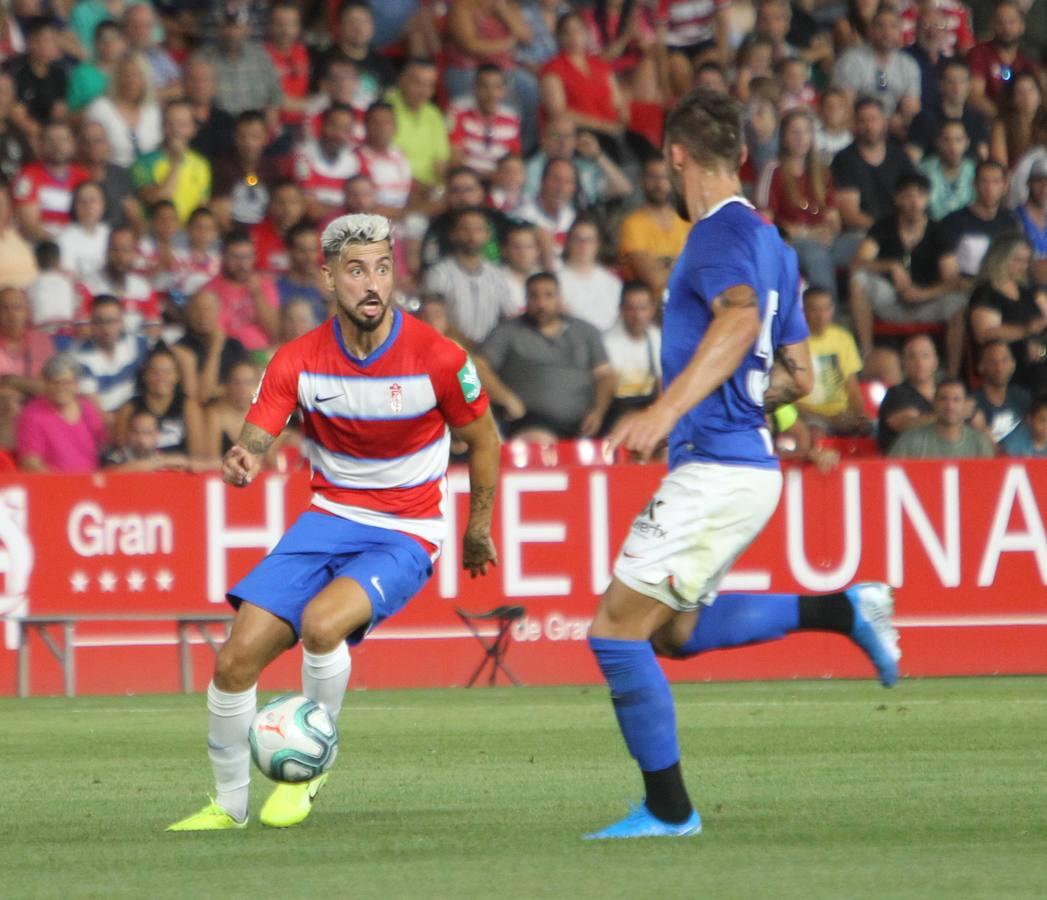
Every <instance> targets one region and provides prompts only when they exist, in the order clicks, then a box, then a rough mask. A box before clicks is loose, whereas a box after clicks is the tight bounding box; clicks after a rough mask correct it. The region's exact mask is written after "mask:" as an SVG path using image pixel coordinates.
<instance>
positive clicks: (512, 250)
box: [445, 224, 541, 315]
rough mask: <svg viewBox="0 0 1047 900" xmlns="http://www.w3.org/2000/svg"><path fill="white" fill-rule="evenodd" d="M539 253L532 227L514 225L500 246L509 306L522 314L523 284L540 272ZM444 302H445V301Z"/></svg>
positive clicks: (523, 301) (536, 237)
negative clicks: (506, 281)
mask: <svg viewBox="0 0 1047 900" xmlns="http://www.w3.org/2000/svg"><path fill="white" fill-rule="evenodd" d="M540 263H541V252H540V250H539V247H538V236H537V234H536V233H535V230H534V226H533V225H527V224H520V225H514V226H513V227H512V228H510V229H509V232H508V233H507V234H506V236H505V242H504V243H503V244H502V271H503V272H505V274H506V278H507V280H508V282H509V299H510V305H511V306H512V307H513V308H514V309H515V310H516V312H515V313H514V315H517V314H519V313H522V312H523V310H524V303H525V284H526V283H527V279H528V278H530V277H531V276H532V275H533V274H534V273H535V272H538V271H540V270H541V265H540ZM445 302H446V301H445Z"/></svg>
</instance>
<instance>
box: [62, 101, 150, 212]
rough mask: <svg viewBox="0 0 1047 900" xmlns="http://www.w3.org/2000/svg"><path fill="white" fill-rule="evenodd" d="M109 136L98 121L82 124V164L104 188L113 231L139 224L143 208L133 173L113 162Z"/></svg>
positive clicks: (89, 174)
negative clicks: (132, 176)
mask: <svg viewBox="0 0 1047 900" xmlns="http://www.w3.org/2000/svg"><path fill="white" fill-rule="evenodd" d="M110 156H111V153H110V149H109V137H108V136H107V135H106V132H105V129H104V128H103V127H102V126H101V125H99V124H98V123H97V122H90V121H84V122H82V123H81V124H80V145H79V157H78V160H79V165H80V166H81V167H82V168H83V170H84V171H85V172H86V173H87V176H88V178H89V179H90V180H91V181H94V182H95V183H97V184H100V185H101V186H102V193H104V194H105V221H106V224H108V225H109V226H110V227H111V228H118V227H119V226H121V225H129V224H130V225H135V226H137V225H139V224H140V223H141V221H142V207H141V205H140V204H139V202H138V198H137V197H136V196H135V192H134V184H133V183H132V182H131V172H130V170H128V169H126V168H124V167H123V166H118V165H117V164H116V163H114V162H112V160H111V159H110Z"/></svg>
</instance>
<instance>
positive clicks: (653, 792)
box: [641, 762, 693, 825]
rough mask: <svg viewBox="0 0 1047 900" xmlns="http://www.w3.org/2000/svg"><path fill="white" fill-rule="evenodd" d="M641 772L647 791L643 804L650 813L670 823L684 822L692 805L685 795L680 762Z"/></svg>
mask: <svg viewBox="0 0 1047 900" xmlns="http://www.w3.org/2000/svg"><path fill="white" fill-rule="evenodd" d="M641 774H642V775H643V786H644V789H645V790H646V791H647V798H646V800H645V804H646V806H647V809H648V810H650V812H651V815H653V816H656V817H657V818H659V819H661V820H662V821H663V822H669V823H670V824H672V825H678V824H679V823H681V822H686V821H687V818H688V816H690V815H691V811H692V810H693V807H692V806H691V798H690V797H688V796H687V788H686V787H684V784H683V774H682V773H681V772H680V764H679V763H678V762H677V763H673V764H672V765H671V766H669V767H668V768H667V769H659V770H658V771H657V772H641Z"/></svg>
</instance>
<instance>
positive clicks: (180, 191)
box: [131, 100, 211, 222]
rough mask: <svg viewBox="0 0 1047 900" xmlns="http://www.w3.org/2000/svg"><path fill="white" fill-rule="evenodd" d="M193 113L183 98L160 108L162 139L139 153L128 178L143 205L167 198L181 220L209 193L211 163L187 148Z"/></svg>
mask: <svg viewBox="0 0 1047 900" xmlns="http://www.w3.org/2000/svg"><path fill="white" fill-rule="evenodd" d="M194 127H195V126H194V124H193V113H192V110H191V109H190V107H189V104H188V103H186V102H185V101H184V100H173V101H171V102H170V103H168V104H167V106H166V107H165V108H164V117H163V141H162V143H161V145H160V146H159V147H158V148H157V149H156V150H153V151H152V152H150V153H143V154H142V155H141V156H139V157H138V160H137V161H136V162H135V164H134V166H133V167H132V168H131V180H132V182H133V183H134V186H135V190H136V191H137V192H138V196H139V197H140V198H141V199H142V201H143V202H144V203H145V204H146V205H147V206H149V205H152V204H153V203H156V202H157V201H158V200H170V201H171V202H172V203H173V204H174V206H175V209H176V210H177V211H178V218H179V219H180V220H181V221H182V222H185V221H186V220H187V219H188V218H189V214H190V213H191V212H192V211H193V210H194V209H196V208H197V207H198V206H203V205H204V204H206V203H207V201H208V199H209V198H210V196H211V164H210V163H209V162H208V161H207V160H206V159H204V158H203V157H202V156H201V155H200V154H199V153H197V152H196V151H195V150H191V149H190V148H189V141H190V139H191V138H192V136H193V129H194Z"/></svg>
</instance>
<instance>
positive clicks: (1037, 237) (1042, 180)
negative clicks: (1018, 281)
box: [1015, 157, 1047, 287]
mask: <svg viewBox="0 0 1047 900" xmlns="http://www.w3.org/2000/svg"><path fill="white" fill-rule="evenodd" d="M1028 185H1029V197H1028V199H1027V200H1026V201H1025V202H1024V203H1023V204H1022V205H1021V206H1019V207H1018V208H1017V209H1016V210H1015V214H1016V215H1017V216H1018V220H1019V221H1020V222H1021V223H1022V230H1023V231H1024V232H1025V239H1026V240H1027V241H1028V242H1029V244H1030V246H1031V247H1032V255H1033V261H1032V281H1033V284H1036V285H1038V286H1041V287H1047V157H1045V158H1044V159H1041V160H1038V161H1037V162H1036V164H1035V165H1034V166H1033V167H1032V168H1031V169H1030V171H1029V178H1028Z"/></svg>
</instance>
